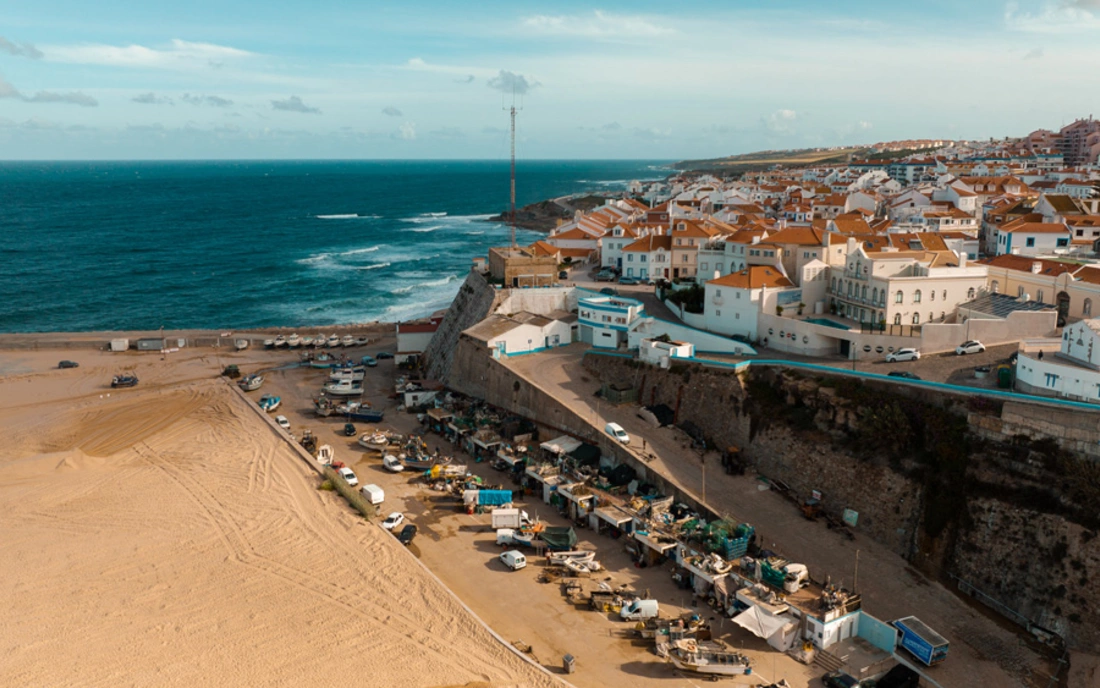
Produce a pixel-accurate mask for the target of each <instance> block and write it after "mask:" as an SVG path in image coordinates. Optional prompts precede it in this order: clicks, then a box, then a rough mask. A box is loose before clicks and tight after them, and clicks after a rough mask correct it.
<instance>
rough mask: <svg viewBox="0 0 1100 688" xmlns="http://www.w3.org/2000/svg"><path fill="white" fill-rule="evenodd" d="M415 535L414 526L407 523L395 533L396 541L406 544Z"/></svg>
mask: <svg viewBox="0 0 1100 688" xmlns="http://www.w3.org/2000/svg"><path fill="white" fill-rule="evenodd" d="M414 537H416V526H414V525H413V524H411V523H410V524H409V525H407V526H405V527H404V528H402V529H401V532H400V533H398V535H397V541H398V542H400V543H401V544H402V545H408V544H409V543H410V542H412V541H413V538H414Z"/></svg>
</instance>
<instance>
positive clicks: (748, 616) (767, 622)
mask: <svg viewBox="0 0 1100 688" xmlns="http://www.w3.org/2000/svg"><path fill="white" fill-rule="evenodd" d="M790 621H791V620H790V618H789V617H787V618H785V617H782V616H772V615H771V614H769V613H767V612H766V611H764V610H762V609H761V608H760V607H757V606H756V605H753V606H751V607H749V608H748V609H746V610H745V611H743V612H741V613H740V614H738V615H737V616H735V617H733V622H734V623H735V624H737V625H738V626H740V627H741V628H744V629H745V630H747V631H748V632H750V633H752V634H753V635H755V636H756V637H757V638H764V639H765V640H767V639H768V638H770V637H772V636H773V635H775V633H776V631H779V630H780V629H782V628H783V627H784V626H786V625H787V624H788V623H790Z"/></svg>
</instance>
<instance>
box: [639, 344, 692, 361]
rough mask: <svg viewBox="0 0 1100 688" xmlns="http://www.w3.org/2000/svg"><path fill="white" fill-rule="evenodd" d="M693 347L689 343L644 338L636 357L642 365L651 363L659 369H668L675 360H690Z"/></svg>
mask: <svg viewBox="0 0 1100 688" xmlns="http://www.w3.org/2000/svg"><path fill="white" fill-rule="evenodd" d="M694 355H695V347H694V345H692V344H691V343H690V342H675V341H672V340H670V339H668V338H667V337H664V338H646V339H643V340H642V341H641V342H640V344H639V345H638V357H639V358H640V359H641V360H642V361H643V362H644V363H652V364H653V365H655V366H658V367H660V368H668V367H669V365H671V364H672V361H673V360H674V359H677V358H691V357H693V356H694Z"/></svg>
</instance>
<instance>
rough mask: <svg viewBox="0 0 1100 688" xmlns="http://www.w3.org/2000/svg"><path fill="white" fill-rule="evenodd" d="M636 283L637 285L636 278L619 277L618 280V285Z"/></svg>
mask: <svg viewBox="0 0 1100 688" xmlns="http://www.w3.org/2000/svg"><path fill="white" fill-rule="evenodd" d="M637 283H638V278H637V277H620V278H619V284H637Z"/></svg>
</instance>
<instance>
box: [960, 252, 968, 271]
mask: <svg viewBox="0 0 1100 688" xmlns="http://www.w3.org/2000/svg"><path fill="white" fill-rule="evenodd" d="M958 256H959V267H960V268H965V267H966V259H967V255H966V251H964V250H962V249H961V248H960V249H959V253H958Z"/></svg>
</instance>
